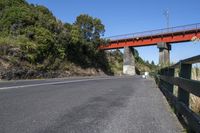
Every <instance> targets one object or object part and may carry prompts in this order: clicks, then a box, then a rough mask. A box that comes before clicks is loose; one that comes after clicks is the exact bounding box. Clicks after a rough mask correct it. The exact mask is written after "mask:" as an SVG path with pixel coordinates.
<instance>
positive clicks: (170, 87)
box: [166, 68, 175, 94]
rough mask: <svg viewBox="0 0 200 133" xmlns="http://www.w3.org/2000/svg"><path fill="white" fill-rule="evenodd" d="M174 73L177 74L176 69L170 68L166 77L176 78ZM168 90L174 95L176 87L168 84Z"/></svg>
mask: <svg viewBox="0 0 200 133" xmlns="http://www.w3.org/2000/svg"><path fill="white" fill-rule="evenodd" d="M174 72H175V69H174V68H168V69H167V73H166V76H169V77H174V74H175V73H174ZM167 88H168V90H169V91H170V92H171V93H172V94H173V91H174V85H173V84H169V83H168V84H167Z"/></svg>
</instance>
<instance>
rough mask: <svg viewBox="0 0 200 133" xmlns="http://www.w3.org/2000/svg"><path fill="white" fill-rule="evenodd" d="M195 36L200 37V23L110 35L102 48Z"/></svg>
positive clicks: (148, 43)
mask: <svg viewBox="0 0 200 133" xmlns="http://www.w3.org/2000/svg"><path fill="white" fill-rule="evenodd" d="M193 38H200V23H197V24H191V25H184V26H177V27H171V28H165V29H158V30H152V31H145V32H138V33H132V34H125V35H118V36H112V37H108V38H105V39H107V40H109V43H108V44H105V45H101V46H100V49H104V50H109V49H118V48H124V47H126V46H132V47H139V46H150V45H157V43H159V42H165V43H179V42H188V41H191V40H192V39H193Z"/></svg>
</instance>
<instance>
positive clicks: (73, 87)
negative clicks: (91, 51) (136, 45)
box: [0, 76, 183, 133]
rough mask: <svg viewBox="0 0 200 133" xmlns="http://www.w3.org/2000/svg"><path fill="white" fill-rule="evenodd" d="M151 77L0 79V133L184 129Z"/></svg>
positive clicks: (166, 132)
mask: <svg viewBox="0 0 200 133" xmlns="http://www.w3.org/2000/svg"><path fill="white" fill-rule="evenodd" d="M182 131H183V129H182V127H181V125H180V123H179V122H178V120H177V118H176V117H175V115H174V114H173V113H172V110H171V109H170V107H169V105H168V104H167V102H166V100H165V98H164V96H163V95H162V93H161V92H160V90H159V89H158V88H157V87H156V85H155V83H154V81H153V80H148V79H142V78H141V77H139V76H135V77H98V78H94V77H93V78H75V79H51V80H34V81H10V82H0V133H180V132H182Z"/></svg>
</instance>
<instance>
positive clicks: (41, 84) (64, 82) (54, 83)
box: [0, 77, 121, 90]
mask: <svg viewBox="0 0 200 133" xmlns="http://www.w3.org/2000/svg"><path fill="white" fill-rule="evenodd" d="M119 78H121V77H115V78H98V79H82V80H72V81H63V82H51V83H40V84H30V85H20V86H10V87H1V88H0V90H7V89H16V88H25V87H36V86H45V85H57V84H67V83H76V82H86V81H95V80H105V79H119Z"/></svg>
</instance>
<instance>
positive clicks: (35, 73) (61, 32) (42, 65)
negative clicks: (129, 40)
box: [0, 0, 149, 79]
mask: <svg viewBox="0 0 200 133" xmlns="http://www.w3.org/2000/svg"><path fill="white" fill-rule="evenodd" d="M104 32H105V27H104V25H103V24H102V22H101V20H100V19H98V18H93V17H91V16H89V15H84V14H81V15H80V16H78V17H77V18H76V20H75V22H74V23H73V24H69V23H63V22H61V21H60V20H58V19H57V18H56V17H55V16H54V15H53V14H52V12H51V11H49V10H48V9H47V8H46V7H44V6H41V5H33V4H28V3H27V2H26V1H25V0H0V79H22V78H23V79H24V78H54V77H66V76H76V75H82V76H85V75H102V74H109V75H112V74H119V73H120V72H119V71H121V70H122V59H121V58H122V55H121V54H117V55H116V54H112V53H111V54H109V52H107V53H106V52H104V51H100V50H98V49H97V47H98V46H99V45H100V44H102V43H103V42H104V41H105V40H103V39H101V36H102V35H103V34H104ZM113 58H118V59H117V60H114V61H112V59H113ZM140 60H141V61H142V59H141V58H140ZM144 64H145V63H143V66H144ZM139 68H142V67H141V66H139ZM147 68H148V69H149V66H147Z"/></svg>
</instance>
